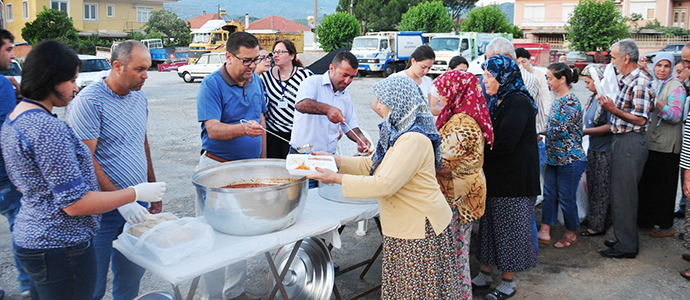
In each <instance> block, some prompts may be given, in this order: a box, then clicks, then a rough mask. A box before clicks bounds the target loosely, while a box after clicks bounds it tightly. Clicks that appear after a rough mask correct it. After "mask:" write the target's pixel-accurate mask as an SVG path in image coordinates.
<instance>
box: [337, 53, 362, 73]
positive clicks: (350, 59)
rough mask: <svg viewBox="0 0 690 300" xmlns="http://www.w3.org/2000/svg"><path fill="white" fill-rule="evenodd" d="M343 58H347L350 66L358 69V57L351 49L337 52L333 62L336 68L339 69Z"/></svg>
mask: <svg viewBox="0 0 690 300" xmlns="http://www.w3.org/2000/svg"><path fill="white" fill-rule="evenodd" d="M343 60H346V61H347V63H348V64H349V65H350V67H352V68H353V69H357V68H358V67H359V61H357V57H355V55H354V54H352V53H351V52H350V51H342V52H339V53H338V54H336V55H335V57H333V60H332V61H331V64H332V65H333V67H334V68H336V69H337V68H338V67H339V66H340V63H341V62H342V61H343Z"/></svg>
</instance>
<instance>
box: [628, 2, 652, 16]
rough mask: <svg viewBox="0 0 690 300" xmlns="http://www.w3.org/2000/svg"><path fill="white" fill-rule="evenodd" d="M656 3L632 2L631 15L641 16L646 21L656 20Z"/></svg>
mask: <svg viewBox="0 0 690 300" xmlns="http://www.w3.org/2000/svg"><path fill="white" fill-rule="evenodd" d="M655 9H656V1H653V0H630V14H634V13H635V14H639V15H641V16H642V18H643V19H645V20H652V19H654V15H655V13H654V10H655Z"/></svg>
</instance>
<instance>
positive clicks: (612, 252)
mask: <svg viewBox="0 0 690 300" xmlns="http://www.w3.org/2000/svg"><path fill="white" fill-rule="evenodd" d="M599 253H601V256H603V257H609V258H635V257H636V256H637V252H632V253H627V252H620V251H618V250H616V249H613V248H610V249H606V250H601V251H599Z"/></svg>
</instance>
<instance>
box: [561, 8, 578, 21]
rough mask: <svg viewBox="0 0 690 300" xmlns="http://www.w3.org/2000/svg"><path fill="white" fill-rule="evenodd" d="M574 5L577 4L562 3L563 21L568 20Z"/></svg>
mask: <svg viewBox="0 0 690 300" xmlns="http://www.w3.org/2000/svg"><path fill="white" fill-rule="evenodd" d="M575 6H577V4H563V23H566V22H568V20H570V16H571V15H572V14H573V11H575Z"/></svg>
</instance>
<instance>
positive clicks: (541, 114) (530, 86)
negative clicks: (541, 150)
mask: <svg viewBox="0 0 690 300" xmlns="http://www.w3.org/2000/svg"><path fill="white" fill-rule="evenodd" d="M518 67H519V68H520V75H522V81H523V82H525V87H527V91H529V93H530V95H532V98H533V99H534V104H535V105H537V110H538V112H537V116H536V122H535V123H536V125H537V134H539V133H540V132H544V130H546V116H547V115H548V114H549V111H548V110H547V109H550V108H546V107H544V105H543V103H544V101H542V95H541V86H540V85H539V81H538V80H537V78H536V77H534V75H532V73H530V72H529V71H527V69H525V68H524V67H523V66H522V65H520V64H518Z"/></svg>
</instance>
